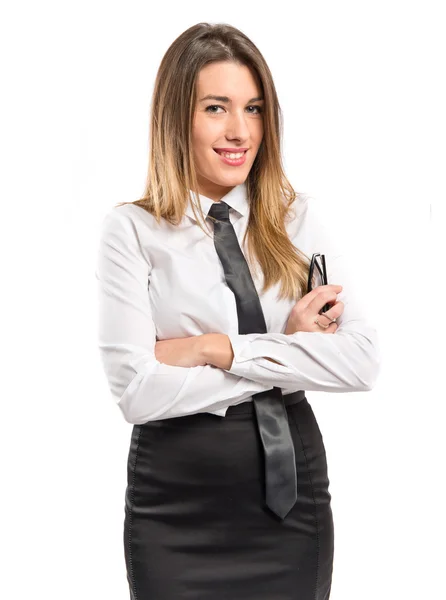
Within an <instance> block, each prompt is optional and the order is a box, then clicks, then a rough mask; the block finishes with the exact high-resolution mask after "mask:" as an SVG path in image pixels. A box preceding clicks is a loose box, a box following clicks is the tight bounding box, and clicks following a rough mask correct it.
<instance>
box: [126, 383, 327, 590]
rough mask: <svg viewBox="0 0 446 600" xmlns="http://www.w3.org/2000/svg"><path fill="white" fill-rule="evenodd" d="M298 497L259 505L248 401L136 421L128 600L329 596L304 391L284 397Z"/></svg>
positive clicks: (320, 453) (322, 462) (317, 452)
mask: <svg viewBox="0 0 446 600" xmlns="http://www.w3.org/2000/svg"><path fill="white" fill-rule="evenodd" d="M297 395H300V396H299V398H302V396H303V399H301V400H300V401H297V402H296V403H295V404H287V416H288V420H289V423H290V429H291V434H292V438H293V444H294V448H295V456H296V471H297V475H298V483H297V485H298V496H297V501H296V504H295V505H294V506H293V508H292V509H291V511H290V512H289V513H288V515H287V516H286V517H285V519H284V520H281V519H280V518H279V517H277V515H275V514H274V513H273V512H272V511H271V510H270V509H269V508H268V507H267V506H266V504H265V502H264V484H265V482H264V464H263V463H264V456H263V449H262V445H261V440H260V437H259V433H258V429H257V426H256V418H255V412H254V407H253V403H252V402H244V403H242V404H239V405H237V406H234V407H230V408H229V409H228V411H227V413H226V416H225V417H223V418H222V417H219V416H217V415H213V414H210V413H199V414H194V415H189V416H183V417H178V418H172V419H164V420H158V421H149V422H147V423H144V424H142V425H134V427H133V431H132V436H131V443H130V450H129V456H128V485H127V489H126V494H125V519H124V535H123V540H124V552H125V561H126V567H127V580H128V583H129V589H130V598H131V600H183V599H184V600H186V599H188V600H328V598H329V597H330V589H331V580H332V570H333V555H334V525H333V516H332V510H331V495H330V492H329V479H328V474H327V461H326V454H325V447H324V443H323V438H322V435H321V432H320V429H319V426H318V424H317V421H316V418H315V415H314V413H313V410H312V408H311V405H310V404H309V402H308V400H307V398H306V397H305V395H304V392H296V393H295V394H288V395H287V396H284V400H285V402H286V403H287V402H289V401H292V399H293V398H292V397H294V399H295V398H296V397H297Z"/></svg>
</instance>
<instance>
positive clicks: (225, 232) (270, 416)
mask: <svg viewBox="0 0 446 600" xmlns="http://www.w3.org/2000/svg"><path fill="white" fill-rule="evenodd" d="M208 216H210V217H212V218H213V219H216V220H215V221H214V245H215V249H216V250H217V254H218V256H219V258H220V261H221V263H222V265H223V269H224V273H225V278H226V283H227V284H228V286H229V288H230V289H231V290H232V292H233V293H234V295H235V299H236V303H237V316H238V326H239V333H240V334H247V333H267V330H266V323H265V318H264V316H263V311H262V307H261V304H260V300H259V296H258V294H257V290H256V288H255V286H254V282H253V280H252V277H251V273H250V271H249V267H248V264H247V262H246V259H245V257H244V255H243V253H242V250H241V248H240V245H239V242H238V239H237V236H236V233H235V231H234V227H233V226H232V223H231V222H230V220H229V206H228V205H227V204H226V203H225V202H221V201H220V202H215V203H214V204H213V205H212V206H211V209H210V211H209V213H208ZM253 402H254V408H255V412H256V417H257V425H258V429H259V433H260V438H261V440H262V444H263V448H264V452H265V480H266V498H265V499H266V504H267V506H269V508H270V509H271V510H272V511H273V512H274V513H276V514H277V515H278V516H279V517H281V518H282V519H283V518H284V517H285V516H286V515H287V513H288V512H289V511H290V510H291V508H292V507H293V505H294V504H295V502H296V499H297V474H296V463H295V454H294V445H293V440H292V437H291V431H290V427H289V423H288V415H287V412H286V408H285V405H284V401H283V397H282V390H281V389H280V388H278V387H274V388H273V389H272V390H267V391H265V392H258V393H257V394H254V395H253Z"/></svg>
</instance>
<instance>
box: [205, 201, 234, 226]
mask: <svg viewBox="0 0 446 600" xmlns="http://www.w3.org/2000/svg"><path fill="white" fill-rule="evenodd" d="M208 217H213V218H214V219H218V220H219V221H226V222H227V223H229V222H230V221H229V205H228V204H226V202H222V201H221V200H220V202H214V203H213V204H212V206H211V208H210V210H209V212H208Z"/></svg>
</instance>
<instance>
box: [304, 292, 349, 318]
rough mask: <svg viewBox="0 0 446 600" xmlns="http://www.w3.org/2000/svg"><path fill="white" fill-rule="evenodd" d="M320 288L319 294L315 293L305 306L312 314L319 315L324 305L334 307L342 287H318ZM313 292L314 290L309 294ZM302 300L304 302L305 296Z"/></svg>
mask: <svg viewBox="0 0 446 600" xmlns="http://www.w3.org/2000/svg"><path fill="white" fill-rule="evenodd" d="M320 288H321V289H320V290H319V293H316V294H315V295H314V296H313V297H312V299H311V298H310V301H309V302H308V304H307V308H308V309H309V310H311V311H312V312H318V313H319V312H320V311H321V309H322V307H323V306H325V305H326V304H333V305H334V304H335V302H336V300H337V295H338V294H339V293H340V292H341V290H342V286H340V285H324V286H320ZM313 291H316V290H312V291H311V292H310V294H312V293H313ZM310 294H308V296H310ZM304 298H305V300H306V296H305V297H304Z"/></svg>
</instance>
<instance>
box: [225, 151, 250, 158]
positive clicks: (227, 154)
mask: <svg viewBox="0 0 446 600" xmlns="http://www.w3.org/2000/svg"><path fill="white" fill-rule="evenodd" d="M219 154H221V155H222V156H225V157H226V158H231V159H234V158H241V157H242V156H243V155H244V154H245V153H244V152H237V154H235V153H234V152H219Z"/></svg>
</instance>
